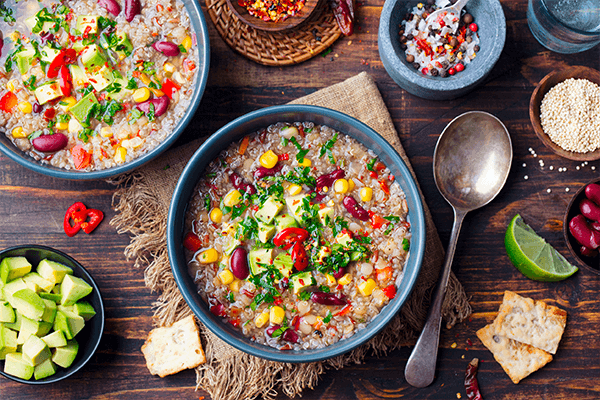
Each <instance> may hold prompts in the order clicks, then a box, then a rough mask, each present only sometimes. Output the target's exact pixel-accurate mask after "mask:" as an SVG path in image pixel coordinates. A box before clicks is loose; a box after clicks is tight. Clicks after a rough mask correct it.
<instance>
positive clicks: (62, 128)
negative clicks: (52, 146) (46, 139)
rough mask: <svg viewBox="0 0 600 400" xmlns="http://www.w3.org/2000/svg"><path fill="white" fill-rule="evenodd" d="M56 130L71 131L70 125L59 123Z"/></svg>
mask: <svg viewBox="0 0 600 400" xmlns="http://www.w3.org/2000/svg"><path fill="white" fill-rule="evenodd" d="M56 129H58V130H59V131H66V130H67V129H69V123H68V122H59V123H58V124H56Z"/></svg>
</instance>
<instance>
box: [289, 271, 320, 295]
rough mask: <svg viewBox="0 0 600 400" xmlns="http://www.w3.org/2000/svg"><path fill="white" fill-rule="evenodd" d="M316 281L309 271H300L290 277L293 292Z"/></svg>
mask: <svg viewBox="0 0 600 400" xmlns="http://www.w3.org/2000/svg"><path fill="white" fill-rule="evenodd" d="M316 284H317V281H316V280H315V278H313V276H312V274H311V272H310V271H303V272H300V273H298V274H296V275H294V276H292V277H291V278H290V286H292V287H293V289H294V290H293V292H294V294H298V293H299V292H300V290H302V289H304V288H305V287H308V286H313V285H316Z"/></svg>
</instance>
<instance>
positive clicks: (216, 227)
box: [183, 122, 412, 350]
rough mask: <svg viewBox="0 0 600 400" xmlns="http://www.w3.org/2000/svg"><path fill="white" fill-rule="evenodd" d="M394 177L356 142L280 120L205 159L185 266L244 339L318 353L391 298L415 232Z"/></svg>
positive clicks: (190, 211) (190, 214)
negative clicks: (213, 157)
mask: <svg viewBox="0 0 600 400" xmlns="http://www.w3.org/2000/svg"><path fill="white" fill-rule="evenodd" d="M408 212H409V210H408V204H407V200H406V196H405V194H404V193H403V191H402V189H401V188H400V185H399V184H398V183H397V182H396V177H395V176H394V175H393V174H392V173H391V172H390V169H389V168H388V167H387V166H386V165H385V164H384V163H383V162H382V161H380V160H379V159H378V158H377V157H376V156H375V154H374V153H373V152H372V151H371V150H368V149H367V148H365V147H364V146H363V145H362V144H360V143H359V142H357V141H356V140H355V139H353V138H351V137H349V136H347V135H344V134H343V133H340V132H337V131H336V130H334V129H332V128H330V127H328V126H325V125H318V124H314V123H312V122H295V123H282V122H280V123H276V124H273V125H270V126H268V127H266V128H264V129H260V130H259V131H257V132H254V133H251V134H249V135H247V136H245V137H243V138H242V139H241V140H239V141H236V142H234V143H232V144H231V145H230V146H229V147H228V148H227V149H226V150H224V151H222V152H221V153H220V154H219V156H218V157H217V158H216V159H215V160H213V161H212V162H210V163H209V164H208V167H207V168H206V170H205V172H204V174H203V177H202V178H201V180H200V181H199V182H198V184H197V185H196V187H195V189H194V190H193V193H192V198H191V201H190V204H189V205H188V208H187V211H186V214H185V227H184V232H185V237H184V240H183V245H184V247H185V248H186V261H187V262H188V272H189V274H190V275H191V277H192V278H193V280H194V282H195V285H196V288H197V292H198V294H199V295H200V296H201V298H202V299H203V300H204V301H205V302H206V303H207V304H208V307H209V309H210V312H212V313H213V314H214V315H215V316H217V317H219V318H221V319H222V320H223V321H225V322H227V323H229V324H231V325H232V326H233V327H235V329H237V330H239V331H240V332H241V333H242V334H243V335H244V336H246V337H248V338H250V340H252V341H254V342H256V343H259V344H263V345H267V346H270V347H273V348H276V349H282V350H305V349H321V348H324V347H327V346H328V345H331V344H334V343H336V342H338V341H340V340H342V339H346V338H349V337H351V336H353V335H355V334H356V333H357V332H359V331H361V330H363V329H365V328H366V327H367V326H368V324H369V323H370V322H371V321H372V320H373V319H374V318H375V317H376V316H377V315H378V314H379V313H380V312H381V310H382V309H383V308H384V307H385V306H386V305H387V304H388V303H389V302H390V301H391V300H392V299H393V298H394V297H395V296H396V293H397V290H398V285H399V284H401V282H402V280H403V275H404V269H405V265H406V260H407V257H408V254H409V251H410V246H411V239H412V236H411V235H412V232H411V226H410V223H409V222H408V221H407V216H408Z"/></svg>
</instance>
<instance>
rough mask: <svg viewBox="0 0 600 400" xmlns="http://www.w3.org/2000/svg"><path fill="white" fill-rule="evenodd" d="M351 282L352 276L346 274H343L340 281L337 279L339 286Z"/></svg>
mask: <svg viewBox="0 0 600 400" xmlns="http://www.w3.org/2000/svg"><path fill="white" fill-rule="evenodd" d="M351 281H352V275H350V274H349V273H348V274H344V276H342V277H341V278H340V279H338V283H339V284H340V285H347V284H349V283H350V282H351Z"/></svg>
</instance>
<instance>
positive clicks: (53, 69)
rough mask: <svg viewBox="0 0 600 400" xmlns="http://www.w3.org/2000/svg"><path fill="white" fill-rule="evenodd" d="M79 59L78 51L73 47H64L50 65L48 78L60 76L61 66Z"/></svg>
mask: <svg viewBox="0 0 600 400" xmlns="http://www.w3.org/2000/svg"><path fill="white" fill-rule="evenodd" d="M76 60H77V52H76V51H75V50H73V49H63V50H61V51H60V53H58V55H57V56H56V57H54V60H52V62H51V63H50V65H49V66H48V72H47V74H46V75H47V76H48V78H50V79H52V78H56V77H57V76H58V72H59V71H60V67H62V66H63V65H68V64H72V63H74V62H75V61H76Z"/></svg>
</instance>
